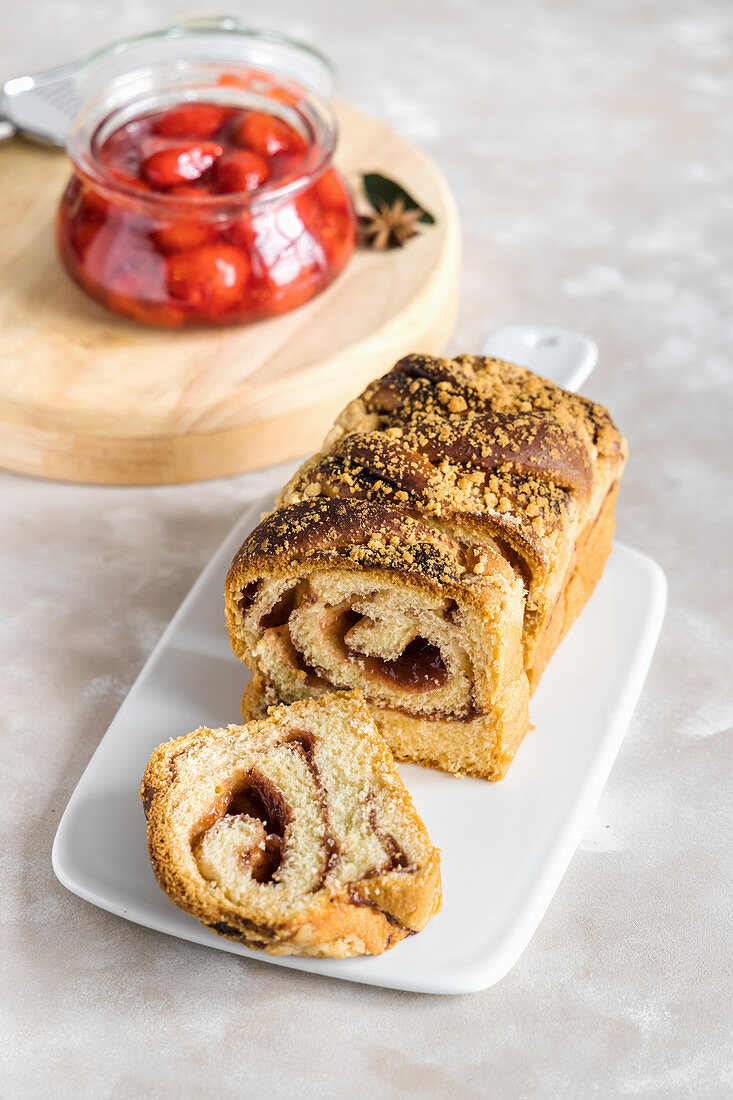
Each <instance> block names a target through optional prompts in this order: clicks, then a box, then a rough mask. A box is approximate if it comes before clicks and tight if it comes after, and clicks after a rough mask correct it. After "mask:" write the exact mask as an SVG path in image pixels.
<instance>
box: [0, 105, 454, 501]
mask: <svg viewBox="0 0 733 1100" xmlns="http://www.w3.org/2000/svg"><path fill="white" fill-rule="evenodd" d="M338 114H339V120H340V124H341V136H340V142H339V156H338V159H337V163H338V165H339V167H340V168H341V170H342V171H343V173H344V175H345V176H346V178H347V179H348V180H350V181H351V182H354V181H355V180H356V178H357V176H358V175H359V174H360V173H362V172H365V171H378V172H383V173H384V174H386V175H390V176H392V177H393V178H395V179H397V180H398V181H399V182H401V183H402V184H404V186H405V187H406V188H407V189H408V190H409V191H410V192H411V193H412V194H414V195H415V197H416V198H417V199H418V201H420V202H422V203H424V205H425V206H426V208H427V209H428V210H430V211H431V212H432V213H434V214H435V216H436V219H437V224H436V225H435V226H434V227H427V228H425V231H424V232H422V233H421V234H420V236H419V238H416V239H414V240H411V241H410V242H409V244H408V245H407V246H406V247H405V248H404V249H395V250H392V251H390V252H386V253H376V252H367V251H360V252H357V253H356V254H355V255H354V258H353V259H352V260H351V261H350V263H349V265H348V267H347V268H346V270H345V271H344V272H343V273H342V274H341V276H339V278H338V279H337V280H336V281H335V283H334V284H333V285H332V286H331V287H329V289H328V290H326V291H325V292H324V293H323V294H321V295H320V296H319V297H318V298H315V299H314V300H313V301H312V302H309V303H308V304H307V305H305V306H303V307H302V308H301V309H298V310H295V311H294V312H293V313H291V314H288V315H285V316H283V317H278V318H274V319H272V320H268V321H262V322H259V323H257V324H254V325H241V326H235V327H232V328H225V329H217V330H209V331H206V330H200V331H194V332H186V331H182V332H176V331H159V330H155V329H149V328H145V327H144V326H140V325H136V324H135V323H133V322H131V321H125V320H123V319H122V318H118V317H116V316H115V315H114V314H112V313H109V312H108V311H106V310H105V309H104V308H102V307H101V306H99V305H97V304H95V303H94V302H92V301H91V300H90V299H88V298H87V297H86V296H85V295H84V294H83V293H82V292H81V291H80V290H79V289H78V288H77V287H76V286H75V285H74V284H73V283H72V282H71V281H70V279H69V278H68V277H67V276H66V275H65V273H64V271H63V270H62V268H61V265H60V263H59V261H58V259H57V257H56V252H55V245H54V234H53V221H54V216H55V211H56V206H57V203H58V200H59V196H60V194H61V191H62V189H63V186H64V183H65V181H66V179H67V177H68V175H69V163H68V160H67V158H66V156H65V155H64V154H63V153H59V152H53V151H51V150H47V149H42V148H40V147H38V146H33V145H30V144H25V143H23V142H20V141H16V142H11V143H8V144H6V145H5V146H4V147H3V148H2V149H0V234H1V236H2V248H1V249H0V466H4V467H5V468H7V469H9V470H14V471H17V472H20V473H26V474H35V475H38V476H42V477H49V478H58V479H61V480H65V481H85V482H98V483H107V484H135V485H146V484H161V483H166V482H167V483H170V482H181V481H196V480H199V479H202V478H212V477H220V476H224V475H228V474H234V473H238V472H241V471H243V470H250V469H256V468H258V467H261V466H266V465H270V464H271V463H274V462H280V461H284V460H285V459H288V458H293V457H296V456H298V455H301V454H305V453H307V452H308V451H311V450H313V449H315V447H316V446H317V445H318V444H319V442H320V440H321V439H322V437H323V435H324V434H325V432H326V430H327V428H328V426H329V424H330V422H331V420H332V419H333V417H334V416H335V415H336V413H337V412H338V411H339V409H340V408H341V407H342V406H343V405H344V404H345V403H346V402H347V401H348V400H350V399H351V398H352V397H353V396H355V395H356V394H357V393H358V392H359V391H360V390H361V389H362V388H363V387H364V385H365V383H366V382H368V381H369V379H371V378H373V377H375V376H377V375H379V374H380V373H382V372H383V371H385V370H386V369H388V368H389V367H390V366H391V365H392V363H394V362H395V360H396V359H398V358H399V357H400V356H401V355H403V354H405V353H406V352H408V351H422V352H431V353H437V352H440V351H441V350H442V348H443V347H444V345H445V343H446V341H447V340H448V337H449V336H450V333H451V330H452V327H453V323H454V320H455V313H456V302H457V288H458V266H459V253H460V235H459V227H458V218H457V214H456V209H455V205H454V202H453V199H452V196H451V193H450V191H449V189H448V186H447V184H446V182H445V180H444V179H443V177H442V176H441V174H440V172H439V171H438V169H437V168H436V166H435V165H434V164H433V163H432V161H430V159H429V158H428V157H427V156H426V155H425V154H424V153H422V152H421V151H420V150H419V149H417V148H416V147H415V146H414V145H412V144H411V143H410V142H408V141H406V140H405V139H404V138H403V137H401V136H400V135H399V134H396V133H395V132H394V131H393V130H391V129H390V128H389V127H388V126H386V125H385V124H384V123H383V122H380V121H379V120H377V119H375V118H373V117H371V116H370V115H367V114H365V113H364V112H362V111H359V110H357V109H356V108H355V107H352V106H350V105H347V104H340V105H339V106H338Z"/></svg>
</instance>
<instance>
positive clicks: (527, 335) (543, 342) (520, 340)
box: [481, 325, 598, 390]
mask: <svg viewBox="0 0 733 1100" xmlns="http://www.w3.org/2000/svg"><path fill="white" fill-rule="evenodd" d="M481 354H482V355H491V356H495V357H496V358H497V359H507V360H508V361H509V362H510V363H518V364H519V365H520V366H522V367H529V369H530V370H533V371H534V372H535V373H536V374H541V375H542V376H543V378H550V379H552V381H553V382H557V384H558V386H562V387H563V389H566V390H577V389H578V387H579V386H582V384H583V382H585V380H586V378H587V377H588V375H589V374H590V372H591V371H592V370H593V368H594V367H595V365H596V363H597V362H598V345H597V344H596V342H595V340H591V339H590V337H588V336H582V335H581V334H580V333H579V332H571V331H570V330H569V329H565V328H553V327H551V326H548V325H503V326H502V327H501V328H495V329H494V331H493V332H490V333H489V335H488V336H487V337H486V340H485V341H484V345H483V347H482V348H481Z"/></svg>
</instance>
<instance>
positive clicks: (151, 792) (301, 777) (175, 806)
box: [140, 692, 441, 958]
mask: <svg viewBox="0 0 733 1100" xmlns="http://www.w3.org/2000/svg"><path fill="white" fill-rule="evenodd" d="M140 793H141V798H142V800H143V805H144V807H145V814H146V817H147V823H148V849H149V853H150V861H151V863H152V866H153V870H154V872H155V875H156V877H157V879H158V882H159V884H160V886H161V887H162V889H163V890H164V891H165V892H166V894H167V895H168V897H169V898H170V900H171V901H172V902H174V904H175V905H178V906H179V907H180V908H181V909H184V910H185V911H186V912H188V913H191V914H192V915H193V916H195V917H197V918H198V919H199V920H200V921H202V922H203V923H204V924H205V925H206V926H207V927H208V928H211V929H213V930H214V931H215V932H219V933H220V934H221V935H224V936H228V937H230V938H231V939H234V940H238V941H240V942H241V943H244V944H245V945H246V946H247V947H251V948H258V949H261V950H264V951H266V952H268V953H269V954H272V955H287V954H293V955H317V956H330V957H334V958H345V957H347V956H351V955H379V954H381V953H382V952H383V951H385V950H387V949H389V948H391V947H393V946H394V945H395V944H396V943H398V942H399V941H400V940H402V939H404V938H405V936H408V935H411V934H412V933H414V932H419V931H420V930H421V929H422V928H424V927H425V925H426V924H427V922H428V921H429V920H430V918H431V917H432V916H434V914H435V913H436V912H437V911H438V910H439V908H440V903H441V885H440V858H439V853H438V850H437V848H435V847H434V846H433V844H432V843H431V841H430V838H429V836H428V833H427V830H426V828H425V826H424V825H423V823H422V821H421V820H420V818H419V817H418V816H417V813H416V812H415V808H414V806H413V804H412V801H411V799H410V796H409V794H408V793H407V791H406V789H405V786H404V784H403V783H402V780H401V779H400V777H399V775H398V774H397V771H396V769H395V766H394V761H393V759H392V756H391V754H390V751H389V749H388V747H387V745H386V744H385V742H384V741H383V739H382V738H381V737H380V735H379V733H378V732H377V730H376V728H375V726H374V722H373V720H372V718H371V716H370V714H369V711H368V709H367V707H366V705H365V703H364V700H363V699H362V697H361V696H360V695H359V693H358V692H338V693H332V694H330V695H326V696H323V697H321V698H319V699H313V700H303V701H302V702H299V703H295V704H294V705H293V706H290V707H287V706H281V707H277V708H275V709H273V710H271V711H270V714H269V716H268V717H267V718H265V719H264V720H262V721H255V722H252V723H250V724H248V725H245V726H229V727H228V728H227V729H216V730H211V729H198V730H196V731H195V732H193V733H190V734H188V735H187V736H186V737H181V738H178V740H174V741H169V742H167V743H166V744H164V745H161V746H160V747H159V748H158V749H156V750H155V752H154V753H153V755H152V757H151V760H150V763H149V764H148V767H147V769H146V771H145V776H144V778H143V782H142V787H141V792H140Z"/></svg>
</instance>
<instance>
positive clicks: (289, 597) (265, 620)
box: [260, 588, 295, 630]
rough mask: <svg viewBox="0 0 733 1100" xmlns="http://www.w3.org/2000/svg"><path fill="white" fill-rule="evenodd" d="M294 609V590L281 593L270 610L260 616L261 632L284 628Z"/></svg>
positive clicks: (290, 589)
mask: <svg viewBox="0 0 733 1100" xmlns="http://www.w3.org/2000/svg"><path fill="white" fill-rule="evenodd" d="M294 608H295V589H294V588H289V589H288V590H287V592H283V594H282V596H281V597H280V599H279V600H278V601H277V603H276V604H275V606H274V607H273V608H272V610H271V611H268V612H267V614H266V615H263V616H262V618H261V619H260V627H261V628H262V629H263V630H270V628H271V627H278V626H285V623H286V622H287V621H288V619H289V618H290V615H291V613H292V611H293V610H294Z"/></svg>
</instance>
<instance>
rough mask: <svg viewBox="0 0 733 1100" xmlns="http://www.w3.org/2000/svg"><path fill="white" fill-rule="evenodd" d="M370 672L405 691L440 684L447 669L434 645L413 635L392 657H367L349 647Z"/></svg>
mask: <svg viewBox="0 0 733 1100" xmlns="http://www.w3.org/2000/svg"><path fill="white" fill-rule="evenodd" d="M349 653H350V654H351V656H352V657H355V658H356V659H357V660H358V662H359V664H360V665H361V666H362V668H363V669H364V671H365V672H366V673H367V674H368V675H370V676H379V677H382V678H383V679H385V680H391V681H392V683H393V684H396V685H397V686H398V687H401V688H404V690H405V691H433V690H435V688H439V687H443V685H444V684H445V683H446V681H447V679H448V669H447V668H446V666H445V662H444V661H443V658H442V656H441V654H440V650H439V649H438V647H437V646H435V645H432V644H431V643H430V642H428V641H427V639H425V638H415V639H414V640H413V641H412V642H410V644H409V645H408V646H407V648H406V649H405V650H404V651H403V652H402V653H400V655H399V657H396V658H395V659H394V660H393V661H386V660H384V658H382V657H366V656H364V655H363V654H360V653H357V652H356V651H354V650H349Z"/></svg>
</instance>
